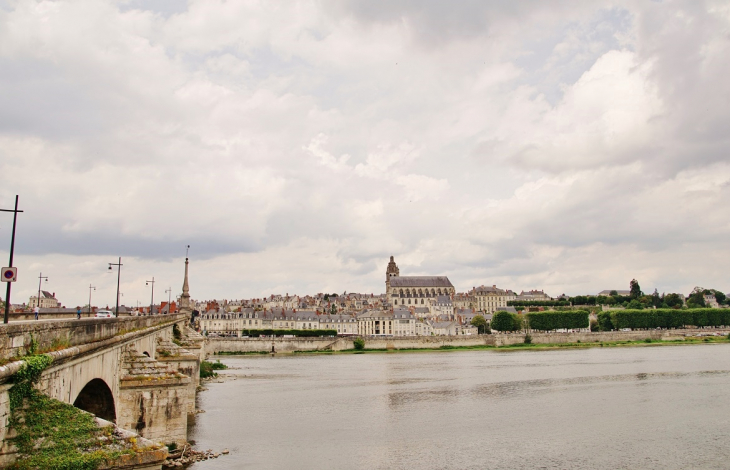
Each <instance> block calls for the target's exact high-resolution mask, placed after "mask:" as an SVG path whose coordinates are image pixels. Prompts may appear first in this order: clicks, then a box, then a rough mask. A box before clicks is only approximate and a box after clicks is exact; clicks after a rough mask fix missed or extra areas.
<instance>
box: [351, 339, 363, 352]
mask: <svg viewBox="0 0 730 470" xmlns="http://www.w3.org/2000/svg"><path fill="white" fill-rule="evenodd" d="M352 344H353V346H355V349H356V350H358V351H362V350H363V349H365V340H364V339H362V338H355V340H354V341H353V342H352Z"/></svg>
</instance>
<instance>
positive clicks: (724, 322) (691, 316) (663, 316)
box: [598, 308, 730, 331]
mask: <svg viewBox="0 0 730 470" xmlns="http://www.w3.org/2000/svg"><path fill="white" fill-rule="evenodd" d="M687 326H697V327H703V326H730V309H727V308H692V309H666V308H660V309H656V310H654V309H648V310H629V309H626V310H612V311H610V312H600V313H599V314H598V327H599V329H600V330H602V331H611V330H621V329H623V328H631V329H655V328H684V327H687Z"/></svg>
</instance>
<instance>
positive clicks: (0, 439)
mask: <svg viewBox="0 0 730 470" xmlns="http://www.w3.org/2000/svg"><path fill="white" fill-rule="evenodd" d="M10 387H12V385H11V384H1V385H0V468H4V467H5V466H6V465H9V464H11V463H12V462H13V461H14V459H15V453H14V447H13V448H11V446H9V445H8V443H7V442H6V441H5V436H6V434H7V432H8V423H9V422H10V396H9V395H8V390H10Z"/></svg>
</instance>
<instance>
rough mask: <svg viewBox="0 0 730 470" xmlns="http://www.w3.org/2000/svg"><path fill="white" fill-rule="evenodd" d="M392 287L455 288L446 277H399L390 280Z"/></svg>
mask: <svg viewBox="0 0 730 470" xmlns="http://www.w3.org/2000/svg"><path fill="white" fill-rule="evenodd" d="M390 286H391V287H454V286H453V284H451V281H449V278H448V277H446V276H398V277H392V278H390Z"/></svg>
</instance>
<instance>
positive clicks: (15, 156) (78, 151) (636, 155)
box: [0, 0, 730, 303]
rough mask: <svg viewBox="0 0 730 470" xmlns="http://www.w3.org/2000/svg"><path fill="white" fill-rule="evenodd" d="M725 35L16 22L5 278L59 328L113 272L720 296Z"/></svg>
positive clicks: (305, 14) (369, 10)
mask: <svg viewBox="0 0 730 470" xmlns="http://www.w3.org/2000/svg"><path fill="white" fill-rule="evenodd" d="M729 23H730V10H728V8H727V5H726V4H725V3H724V2H721V1H707V2H689V1H686V2H676V3H672V4H667V3H660V2H648V3H645V4H636V3H634V2H623V1H619V2H602V1H596V2H581V4H580V5H576V4H575V2H551V3H550V4H547V3H545V2H520V3H515V2H506V1H490V2H476V1H474V2H472V1H466V2H459V3H456V4H449V5H448V6H445V4H444V3H443V2H435V1H434V2H431V1H425V2H424V1H419V2H414V1H410V0H402V1H393V2H384V3H383V2H380V3H378V2H375V3H373V2H363V1H360V0H349V1H344V2H341V1H338V2H329V1H325V2H311V1H297V2H287V3H278V2H265V3H261V2H223V1H202V0H201V1H198V0H194V1H189V2H187V3H185V4H183V3H180V2H172V3H170V2H166V1H159V0H158V1H137V0H135V1H125V2H111V1H90V0H89V1H78V2H71V1H55V2H50V1H39V2H35V1H30V0H19V1H17V2H14V3H12V4H10V5H8V6H6V7H4V8H3V9H0V177H1V178H2V184H0V205H2V207H4V208H5V207H7V206H9V205H10V204H12V200H13V198H14V195H15V194H20V204H21V207H22V208H23V209H25V210H26V212H24V213H23V214H22V215H21V216H20V217H19V232H18V235H19V237H18V250H17V251H16V260H17V262H18V266H19V267H20V268H21V272H23V273H29V272H33V271H36V270H37V271H43V272H44V273H46V272H48V273H50V274H51V275H52V276H53V278H54V279H55V281H54V282H56V283H57V284H55V285H56V286H57V288H56V289H55V290H56V291H57V292H59V291H60V292H62V294H60V295H61V297H62V298H64V299H69V300H68V301H69V302H72V303H81V302H82V301H83V300H84V298H85V295H86V294H85V293H84V289H83V288H80V287H79V286H81V287H83V286H84V284H85V285H87V286H88V283H94V282H97V281H96V280H95V279H97V278H95V276H97V275H101V274H98V273H97V271H95V269H96V268H93V269H92V268H91V266H92V265H93V266H98V265H99V264H101V265H102V267H104V266H105V264H104V263H105V262H107V261H109V260H113V259H115V258H116V257H117V256H119V255H121V256H123V257H124V258H125V259H129V261H130V267H129V269H136V270H137V271H135V273H134V274H133V276H131V277H130V278H129V279H134V280H130V281H129V282H130V284H128V286H127V287H126V289H127V291H129V295H130V296H132V295H139V296H142V294H143V293H144V287H143V285H142V287H140V285H138V284H139V283H136V284H135V282H137V280H139V279H142V280H144V279H143V278H144V277H145V276H148V275H156V276H159V277H160V278H161V279H168V281H164V280H163V281H161V282H165V283H168V284H170V285H174V286H177V285H179V284H180V279H179V277H180V273H179V264H180V256H182V255H181V250H182V248H184V246H185V245H187V244H191V245H192V246H193V250H192V252H191V256H193V259H194V261H195V270H194V272H195V276H199V277H198V278H197V280H196V282H194V285H195V286H196V287H194V292H193V294H194V296H196V297H199V298H212V297H219V298H224V297H243V296H256V295H263V294H266V293H269V294H270V293H274V292H282V291H288V292H290V293H293V292H298V293H314V292H318V291H320V290H323V291H324V290H326V291H342V290H348V291H354V290H365V291H373V292H380V291H382V288H383V285H382V282H383V279H382V278H383V270H384V269H385V263H387V259H388V256H389V255H395V256H396V260H397V261H398V262H399V264H400V265H401V272H402V273H403V274H408V273H411V274H446V275H449V276H450V278H451V279H452V281H453V282H454V283H455V285H456V286H457V288H458V289H459V290H466V289H468V288H470V287H471V286H473V285H478V284H490V285H491V284H494V283H499V284H501V285H504V287H508V288H512V289H515V290H519V289H522V288H543V287H544V288H546V289H548V290H549V291H550V293H553V294H557V293H561V292H566V293H586V292H592V291H594V290H601V289H603V288H615V287H616V286H618V287H619V288H622V287H625V285H626V282H627V280H630V279H631V278H633V277H637V278H639V277H640V276H645V279H646V281H644V280H643V279H640V281H642V286H643V287H644V289H645V290H648V289H649V287H650V285H651V284H655V285H656V286H657V287H658V288H659V290H660V291H664V290H666V291H671V290H687V289H691V287H693V286H694V285H695V284H699V285H705V286H709V287H716V288H719V289H721V290H722V289H723V287H722V284H723V281H724V278H723V277H722V273H720V272H719V270H716V269H714V268H708V267H707V266H708V263H698V262H696V260H697V259H703V260H721V259H722V253H723V252H724V251H725V250H724V244H723V243H724V240H726V239H727V236H728V235H730V233H729V232H730V227H729V226H728V224H727V223H726V222H725V219H726V218H727V217H726V216H725V212H726V211H723V207H724V201H727V200H728V196H730V195H728V194H727V191H728V181H730V169H729V168H728V159H727V148H728V144H730V142H728V139H729V137H728V136H727V132H726V127H727V122H728V107H727V97H728V96H730V85H728V81H727V80H726V79H725V77H727V76H728V75H730V69H729V68H730V65H729V64H730V62H728V61H727V59H726V58H727V56H728V52H729V50H730V41H729V40H728V37H727V34H726V31H727V28H728V26H729ZM6 215H7V214H6ZM8 225H9V224H8V220H7V217H6V216H3V218H2V219H0V248H2V249H6V248H4V247H6V246H8V245H9V230H8V228H9V227H8ZM698 227H701V229H698ZM3 240H5V241H3ZM718 253H719V255H718ZM5 254H7V252H6V253H5ZM0 256H4V255H3V253H2V252H0ZM693 257H694V258H693ZM693 259H694V260H695V261H694V262H693V261H692V260H693ZM670 260H674V261H670ZM672 263H675V265H678V266H680V267H676V266H675V267H674V268H672ZM132 265H134V266H136V267H135V268H132ZM68 267H70V269H71V270H72V271H77V272H74V274H72V275H70V276H67V275H66V274H65V273H66V272H67V270H68V269H69V268H68ZM126 269H127V268H126V267H125V270H126ZM102 271H103V270H102ZM145 273H147V274H145ZM154 273H158V274H154ZM102 274H103V273H102ZM101 279H103V278H100V280H99V282H102V280H101ZM104 282H105V281H104ZM647 283H648V284H647ZM32 284H33V281H32V278H31V279H29V278H28V276H27V275H23V278H22V281H21V282H20V283H19V284H18V286H17V295H18V296H20V297H19V298H22V297H23V296H28V295H30V293H31V292H32V291H33V289H34V288H33V285H32ZM606 286H608V287H606ZM195 289H199V290H198V291H195ZM133 293H134V294H133ZM282 293H283V292H282ZM145 295H146V294H145Z"/></svg>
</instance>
